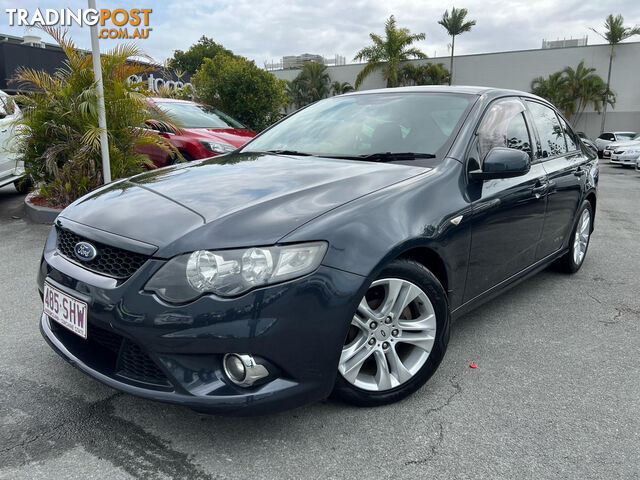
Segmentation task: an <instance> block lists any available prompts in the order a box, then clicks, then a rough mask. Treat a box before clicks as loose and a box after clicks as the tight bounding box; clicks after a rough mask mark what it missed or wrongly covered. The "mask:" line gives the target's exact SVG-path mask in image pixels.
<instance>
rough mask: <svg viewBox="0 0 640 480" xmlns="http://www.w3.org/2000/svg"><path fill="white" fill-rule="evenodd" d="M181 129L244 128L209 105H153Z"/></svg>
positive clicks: (168, 103) (170, 103)
mask: <svg viewBox="0 0 640 480" xmlns="http://www.w3.org/2000/svg"><path fill="white" fill-rule="evenodd" d="M155 105H156V107H158V108H159V109H160V110H162V112H164V114H165V115H166V116H167V117H168V118H169V120H171V122H172V123H174V124H176V125H177V126H178V127H181V128H245V127H244V125H242V124H241V123H240V122H238V121H237V120H234V119H233V118H231V117H230V116H229V115H227V114H225V113H222V112H221V111H220V110H216V109H215V108H213V107H211V106H209V105H200V104H197V103H172V102H158V103H156V104H155Z"/></svg>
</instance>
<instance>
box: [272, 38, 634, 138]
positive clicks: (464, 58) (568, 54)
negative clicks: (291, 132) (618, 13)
mask: <svg viewBox="0 0 640 480" xmlns="http://www.w3.org/2000/svg"><path fill="white" fill-rule="evenodd" d="M615 52H616V56H615V59H614V62H613V69H612V73H611V88H612V89H613V91H614V92H615V93H616V95H617V102H616V105H615V108H614V109H611V108H610V107H609V110H608V111H607V123H606V126H605V128H606V129H607V130H632V131H637V132H640V42H632V43H631V42H630V43H622V44H620V45H618V46H617V47H616V50H615ZM581 60H584V61H585V65H586V66H589V67H594V68H595V69H596V72H597V73H598V74H599V75H600V76H601V77H602V78H603V79H606V76H607V68H608V64H609V46H608V45H590V46H584V47H567V48H551V49H539V50H521V51H514V52H500V53H486V54H478V55H461V56H456V57H455V60H454V62H455V63H454V84H456V85H478V86H491V87H501V88H513V89H516V90H524V91H530V89H531V80H533V79H534V78H535V77H538V76H544V77H546V76H547V75H549V74H550V73H553V72H557V71H558V70H562V69H563V68H564V67H567V66H570V67H572V68H575V67H576V66H577V65H578V63H579V62H580V61H581ZM427 61H428V62H434V63H443V64H444V65H445V66H446V67H447V68H448V67H449V57H436V58H431V59H429V60H427ZM412 63H416V64H421V63H425V61H424V60H415V61H412ZM363 67H364V64H351V65H343V66H337V67H328V68H327V71H328V72H329V75H330V77H331V81H335V80H337V81H340V82H349V83H351V84H352V85H353V84H355V79H356V76H357V74H358V72H360V70H362V68H363ZM273 73H274V74H275V75H276V76H277V77H278V78H283V79H285V80H292V79H293V78H295V76H296V75H297V74H298V71H297V70H281V71H275V72H273ZM384 86H385V82H384V80H383V79H382V75H381V73H380V72H379V71H378V72H375V73H374V74H372V75H370V76H369V77H368V78H367V79H366V80H365V81H364V82H363V84H362V85H361V87H360V90H368V89H372V88H383V87H384ZM601 118H602V117H601V116H600V115H599V114H598V113H597V112H595V111H593V109H592V108H589V109H587V111H586V112H585V113H584V115H583V116H582V118H581V119H579V120H578V121H577V122H575V127H576V129H578V130H582V131H584V132H585V133H587V135H589V136H591V137H596V136H598V135H599V133H600V122H601Z"/></svg>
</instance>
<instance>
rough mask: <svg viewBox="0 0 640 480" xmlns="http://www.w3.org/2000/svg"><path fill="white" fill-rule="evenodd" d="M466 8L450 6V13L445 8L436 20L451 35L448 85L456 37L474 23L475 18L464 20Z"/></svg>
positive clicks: (451, 77)
mask: <svg viewBox="0 0 640 480" xmlns="http://www.w3.org/2000/svg"><path fill="white" fill-rule="evenodd" d="M468 13H469V12H468V10H467V9H466V8H456V7H452V8H451V14H449V10H445V12H444V13H443V14H442V18H441V19H440V20H438V23H439V24H440V25H442V26H443V27H444V29H445V30H446V31H447V33H448V34H449V35H450V36H451V60H450V63H449V72H450V75H449V85H451V82H452V81H453V55H454V50H455V47H456V37H457V36H458V35H461V34H463V33H465V32H470V31H471V28H472V27H473V26H474V25H475V24H476V21H475V20H470V21H468V22H465V20H466V17H467V14H468Z"/></svg>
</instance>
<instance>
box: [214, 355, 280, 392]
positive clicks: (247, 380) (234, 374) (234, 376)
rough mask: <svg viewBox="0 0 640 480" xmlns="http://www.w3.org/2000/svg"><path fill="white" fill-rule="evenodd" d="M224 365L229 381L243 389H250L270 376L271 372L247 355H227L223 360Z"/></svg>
mask: <svg viewBox="0 0 640 480" xmlns="http://www.w3.org/2000/svg"><path fill="white" fill-rule="evenodd" d="M222 365H223V367H224V373H225V374H226V375H227V377H228V378H229V380H231V381H232V382H233V383H235V384H236V385H239V386H241V387H250V386H251V385H253V384H254V383H255V382H257V381H258V380H260V379H261V378H264V377H266V376H268V375H269V370H267V368H266V367H265V366H264V365H262V364H260V363H258V362H257V361H256V360H255V359H254V358H253V356H251V355H247V354H239V353H227V354H226V355H225V356H224V358H223V359H222Z"/></svg>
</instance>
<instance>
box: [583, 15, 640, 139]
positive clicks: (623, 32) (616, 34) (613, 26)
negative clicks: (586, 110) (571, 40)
mask: <svg viewBox="0 0 640 480" xmlns="http://www.w3.org/2000/svg"><path fill="white" fill-rule="evenodd" d="M591 30H593V31H594V32H595V33H597V34H598V35H600V36H601V37H602V38H604V39H605V40H606V41H607V43H608V44H609V45H610V50H609V70H608V71H607V91H610V90H611V67H612V65H613V57H614V55H615V47H616V45H617V44H618V43H620V42H623V41H624V40H626V39H628V38H631V37H633V36H634V35H640V27H637V26H636V27H625V25H624V18H623V17H622V15H616V16H615V17H614V16H613V15H609V16H608V17H607V18H606V20H605V22H604V32H599V31H598V30H596V29H595V28H592V29H591ZM603 101H604V100H603ZM606 117H607V103H605V104H604V109H603V114H602V123H601V125H600V130H601V131H604V125H605V122H606Z"/></svg>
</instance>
